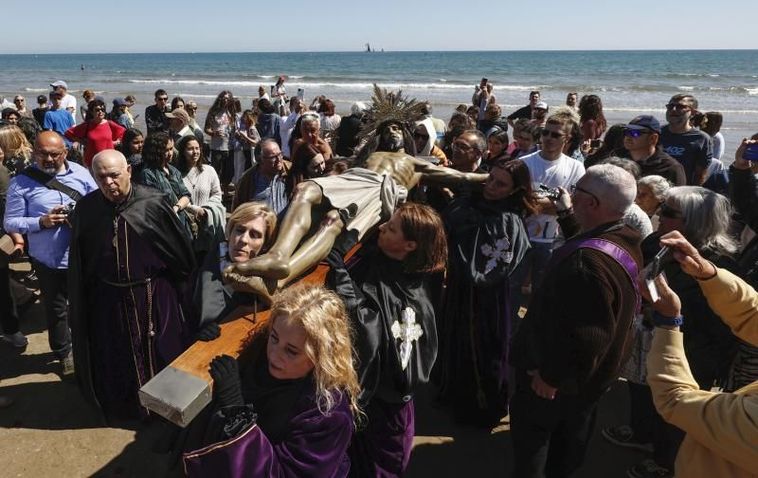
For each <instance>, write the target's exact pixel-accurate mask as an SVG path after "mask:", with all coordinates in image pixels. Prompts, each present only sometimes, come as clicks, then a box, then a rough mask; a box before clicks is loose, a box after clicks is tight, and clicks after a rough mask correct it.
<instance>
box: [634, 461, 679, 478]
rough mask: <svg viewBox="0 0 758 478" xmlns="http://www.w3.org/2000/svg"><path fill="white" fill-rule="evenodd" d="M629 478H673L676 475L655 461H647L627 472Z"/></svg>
mask: <svg viewBox="0 0 758 478" xmlns="http://www.w3.org/2000/svg"><path fill="white" fill-rule="evenodd" d="M626 476H628V477H629V478H673V477H674V474H673V473H672V472H671V471H669V470H668V468H664V467H662V466H658V464H657V463H656V462H654V461H653V460H645V461H643V462H641V463H637V464H636V465H634V466H633V467H631V468H629V469H628V470H626Z"/></svg>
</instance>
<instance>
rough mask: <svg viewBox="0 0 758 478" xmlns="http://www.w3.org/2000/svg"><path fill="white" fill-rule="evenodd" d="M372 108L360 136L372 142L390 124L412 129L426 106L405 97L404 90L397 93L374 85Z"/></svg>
mask: <svg viewBox="0 0 758 478" xmlns="http://www.w3.org/2000/svg"><path fill="white" fill-rule="evenodd" d="M371 102H372V104H371V106H370V107H369V109H368V110H366V116H365V122H364V123H363V126H362V127H361V131H360V133H359V134H358V137H359V138H360V139H362V140H363V139H365V140H368V141H369V142H370V141H372V140H373V139H374V138H375V137H376V135H377V129H378V128H379V126H381V125H382V124H385V123H388V122H397V123H400V124H401V125H402V126H403V127H405V128H409V129H412V126H413V123H415V122H416V121H418V120H419V119H420V118H421V116H422V110H423V108H424V104H423V103H422V102H419V101H416V99H415V98H410V99H409V98H407V97H405V96H403V92H402V90H399V91H398V92H397V93H395V92H393V91H387V90H386V89H385V88H379V86H378V85H377V84H376V83H374V95H373V96H372V97H371Z"/></svg>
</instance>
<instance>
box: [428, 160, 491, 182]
mask: <svg viewBox="0 0 758 478" xmlns="http://www.w3.org/2000/svg"><path fill="white" fill-rule="evenodd" d="M413 165H414V167H415V169H416V172H417V173H420V174H421V179H422V180H423V181H424V182H425V183H427V184H438V185H441V186H454V185H456V184H464V183H469V184H483V183H484V182H485V181H486V180H487V176H488V174H482V173H462V172H460V171H458V170H456V169H452V168H445V167H442V166H435V165H434V164H431V163H429V162H427V161H423V160H420V159H416V158H414V159H413Z"/></svg>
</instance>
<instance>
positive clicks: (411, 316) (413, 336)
mask: <svg viewBox="0 0 758 478" xmlns="http://www.w3.org/2000/svg"><path fill="white" fill-rule="evenodd" d="M401 316H402V317H401V321H402V323H400V322H398V321H397V320H396V321H395V322H393V323H392V327H391V330H392V336H393V337H394V338H395V340H398V339H399V340H400V362H401V364H402V366H403V370H405V368H406V367H407V366H408V362H410V361H411V352H413V341H414V340H415V341H418V339H419V337H421V336H422V335H424V331H423V330H421V326H420V325H419V324H417V323H416V312H414V311H413V309H411V308H410V307H406V308H405V309H403V312H402V314H401Z"/></svg>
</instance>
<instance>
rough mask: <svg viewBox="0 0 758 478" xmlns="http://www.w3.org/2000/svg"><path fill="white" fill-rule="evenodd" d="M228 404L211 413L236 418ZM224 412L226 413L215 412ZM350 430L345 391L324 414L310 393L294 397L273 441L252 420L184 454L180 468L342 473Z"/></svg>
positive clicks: (233, 473)
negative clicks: (228, 435)
mask: <svg viewBox="0 0 758 478" xmlns="http://www.w3.org/2000/svg"><path fill="white" fill-rule="evenodd" d="M235 408H237V409H242V408H244V407H228V408H227V409H222V410H220V411H219V412H216V414H215V415H214V417H213V418H212V419H211V420H212V421H213V420H219V419H224V420H226V421H227V422H231V423H234V421H235V420H239V419H238V418H236V417H235V415H236V413H235V411H234V410H231V411H230V410H229V409H235ZM224 412H226V415H227V416H226V418H219V417H220V416H221V414H223V413H224ZM352 435H353V416H352V414H351V412H350V406H349V403H348V401H347V399H346V395H344V394H342V395H341V398H340V399H339V401H338V403H337V404H336V405H335V406H334V408H333V409H332V410H331V412H330V413H329V414H328V415H324V414H323V413H321V412H320V411H319V409H318V407H317V406H316V402H315V399H314V397H313V394H310V393H309V394H307V395H305V396H303V397H302V399H301V400H298V403H297V404H296V406H295V410H294V414H293V416H292V418H290V420H289V421H288V423H287V432H286V433H285V435H284V436H283V437H282V439H281V440H279V441H278V442H273V441H271V440H269V438H268V437H267V435H266V433H265V431H264V430H262V429H261V428H260V427H259V426H258V425H257V424H256V423H252V424H251V425H249V426H248V427H247V428H246V429H245V430H244V431H243V432H242V433H240V434H238V435H236V436H233V437H232V438H229V439H227V440H224V441H221V442H217V443H212V444H210V445H208V446H206V447H204V448H201V449H199V450H195V451H193V452H190V453H185V454H184V460H183V461H184V472H185V474H187V476H190V477H204V476H207V477H214V478H217V477H219V478H220V477H239V478H242V477H248V478H256V477H260V478H264V477H265V478H269V477H292V478H300V477H309V478H342V477H345V476H347V473H348V470H349V469H350V461H349V459H348V457H347V448H348V445H349V444H350V439H351V437H352Z"/></svg>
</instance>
